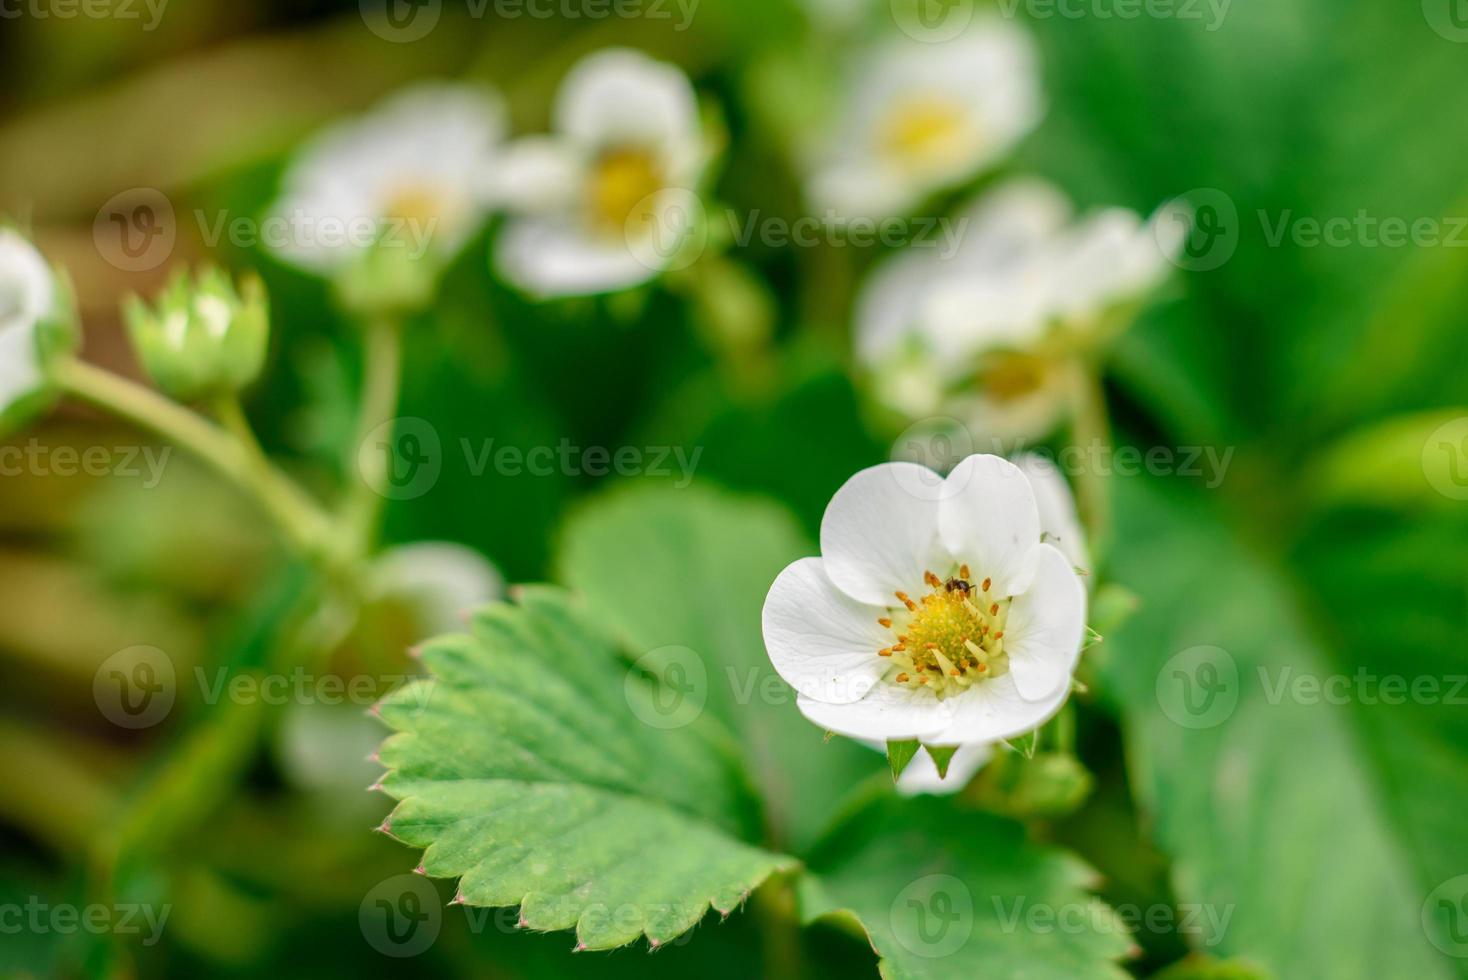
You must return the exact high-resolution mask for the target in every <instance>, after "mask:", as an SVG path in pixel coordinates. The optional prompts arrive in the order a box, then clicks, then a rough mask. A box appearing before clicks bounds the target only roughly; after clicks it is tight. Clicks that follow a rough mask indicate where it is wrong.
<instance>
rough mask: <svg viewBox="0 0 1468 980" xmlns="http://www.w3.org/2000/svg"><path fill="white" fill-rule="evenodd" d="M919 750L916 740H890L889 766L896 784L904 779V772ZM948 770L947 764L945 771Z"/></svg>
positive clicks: (888, 743) (888, 750) (888, 748)
mask: <svg viewBox="0 0 1468 980" xmlns="http://www.w3.org/2000/svg"><path fill="white" fill-rule="evenodd" d="M917 750H918V740H917V739H915V738H908V739H902V740H901V741H892V740H890V739H889V740H888V742H887V764H888V765H890V766H891V767H892V779H893V781H894V782H895V781H896V780H898V779H900V778H901V777H902V771H903V770H904V769H906V768H907V764H908V763H909V762H911V761H912V757H913V756H915V755H917ZM946 768H947V765H946V763H945V765H944V769H946Z"/></svg>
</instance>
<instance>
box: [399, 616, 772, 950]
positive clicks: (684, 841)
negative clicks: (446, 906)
mask: <svg viewBox="0 0 1468 980" xmlns="http://www.w3.org/2000/svg"><path fill="white" fill-rule="evenodd" d="M618 653H619V651H618V650H617V649H616V647H615V646H614V645H613V644H612V643H611V642H610V641H609V640H608V639H607V637H606V636H605V635H604V634H603V633H602V632H601V631H600V630H599V629H598V628H597V627H596V625H594V620H592V619H591V618H590V617H588V616H586V615H585V613H584V612H582V611H579V610H577V609H575V608H574V607H573V606H572V605H571V604H570V603H569V602H568V601H567V599H566V598H565V597H564V595H563V594H562V593H560V592H559V591H557V590H553V589H545V588H540V589H527V590H525V591H524V592H523V595H522V596H521V599H520V602H519V604H518V606H509V605H495V606H490V607H486V608H484V609H482V610H480V611H479V612H478V613H477V614H476V616H475V618H474V622H473V632H472V634H471V635H463V636H448V637H443V638H440V639H438V640H434V641H432V642H430V643H429V644H428V645H427V646H426V648H425V650H424V652H423V663H424V666H425V667H426V668H427V669H428V672H429V675H430V678H429V679H428V680H423V681H418V682H415V683H413V684H411V685H408V686H406V687H404V688H401V689H399V690H398V691H397V692H395V693H394V694H393V695H391V696H389V697H388V698H387V699H385V700H384V701H383V702H382V704H381V715H382V718H383V720H384V721H386V722H387V723H388V724H389V725H390V726H391V727H392V728H393V729H394V730H395V731H396V733H397V734H395V735H393V736H392V737H390V738H389V739H388V740H387V741H386V742H385V743H384V744H383V747H382V750H381V759H382V762H383V764H384V765H386V766H387V768H388V770H389V771H388V774H387V776H385V777H384V779H383V783H382V786H383V789H384V790H385V791H386V792H387V793H388V794H389V795H391V796H393V797H394V798H396V799H398V800H400V801H401V802H400V803H399V804H398V806H397V807H396V808H395V809H394V810H393V812H392V814H391V816H390V817H389V818H388V820H387V821H386V822H384V824H383V829H384V830H385V831H390V832H391V833H392V835H393V836H395V837H397V838H399V839H400V840H402V841H404V842H406V843H408V844H411V845H413V846H415V847H423V848H426V851H425V853H424V855H423V865H422V866H423V870H424V871H425V872H426V873H427V874H429V875H432V876H435V877H450V876H460V877H461V880H460V882H459V893H458V897H457V899H456V900H457V901H461V902H463V903H465V904H469V905H494V906H500V905H516V904H518V905H519V906H520V922H521V924H522V925H523V926H524V927H526V928H530V929H537V930H551V929H570V928H573V927H574V928H575V929H576V934H577V939H578V941H579V944H580V945H581V946H582V947H584V948H589V949H607V948H611V947H615V946H621V945H624V944H626V943H629V942H632V941H633V940H635V939H637V938H638V937H639V936H643V935H645V936H646V937H647V938H648V940H649V942H651V943H652V944H653V945H658V944H662V943H666V942H668V941H669V940H671V939H674V938H676V937H677V936H679V935H680V934H681V933H683V932H686V931H687V930H688V929H690V928H692V927H693V926H694V925H695V924H696V923H697V922H698V921H699V919H700V918H702V916H703V915H704V913H705V912H706V911H707V910H708V908H709V906H710V905H712V906H713V907H714V908H716V909H718V910H719V911H720V912H723V913H727V912H729V911H730V910H731V909H733V908H734V907H735V906H737V905H738V904H739V903H740V902H741V901H743V899H744V897H745V896H746V895H747V894H748V893H749V891H750V890H751V889H753V888H754V887H755V886H757V885H758V884H759V883H760V882H762V881H763V880H764V879H765V878H766V877H768V876H769V875H770V874H772V873H774V872H776V871H781V870H786V869H791V868H793V867H794V866H795V863H796V862H795V861H794V860H793V859H791V858H788V857H785V856H782V855H779V854H773V853H770V852H768V851H766V850H763V849H761V848H760V847H758V846H755V845H754V844H752V843H751V841H753V840H754V839H755V838H756V835H757V831H758V826H759V819H758V813H757V812H756V809H755V806H754V802H753V800H752V799H751V796H750V793H749V790H748V786H747V784H746V783H745V781H744V779H743V777H742V776H741V775H740V773H739V770H738V766H737V764H736V761H735V759H734V758H733V757H732V755H731V754H730V752H729V750H728V746H727V740H726V739H725V738H724V737H722V736H721V735H720V733H719V731H718V730H717V729H716V726H714V725H712V724H711V720H710V719H707V718H703V717H688V716H686V715H682V714H680V709H682V708H684V707H686V705H687V703H688V702H685V701H684V700H683V694H682V693H681V692H678V691H670V690H669V689H668V688H666V687H664V686H662V685H660V684H657V683H654V682H652V681H649V680H648V679H647V678H646V676H645V675H644V673H643V672H641V671H638V670H632V671H629V670H628V669H627V668H626V666H625V665H624V664H623V663H622V662H621V660H620V659H619V656H618ZM670 706H671V710H670ZM693 714H694V715H696V714H697V712H693ZM670 718H671V719H672V720H673V723H671V724H670V722H669V719H670Z"/></svg>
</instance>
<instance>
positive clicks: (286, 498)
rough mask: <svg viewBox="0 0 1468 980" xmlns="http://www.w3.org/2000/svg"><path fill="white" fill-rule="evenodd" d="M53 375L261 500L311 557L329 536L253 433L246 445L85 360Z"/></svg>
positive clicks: (82, 396)
mask: <svg viewBox="0 0 1468 980" xmlns="http://www.w3.org/2000/svg"><path fill="white" fill-rule="evenodd" d="M54 376H55V379H56V382H57V384H58V385H59V386H60V387H61V389H62V390H63V391H65V392H66V393H67V394H70V395H72V396H74V397H76V398H78V399H80V400H82V401H84V402H87V403H88V404H91V405H94V406H96V407H97V408H101V409H104V410H106V411H109V412H112V413H113V414H115V415H117V416H119V417H121V418H123V419H126V420H128V421H129V422H132V423H133V424H135V425H138V426H140V427H141V428H144V429H147V430H149V431H151V432H154V433H156V434H158V435H160V436H162V437H163V438H164V439H167V440H168V441H169V442H170V443H173V444H174V445H177V446H179V447H180V448H182V449H184V450H185V451H186V452H189V453H191V454H193V455H194V456H195V457H197V458H198V459H199V460H201V461H202V462H204V463H205V464H207V465H208V466H210V467H211V468H213V469H214V470H215V471H216V472H217V473H219V474H220V475H221V476H223V477H224V478H225V479H227V480H229V481H230V482H231V483H233V484H234V485H235V486H237V487H239V488H240V489H242V490H244V491H246V492H247V493H249V494H250V495H251V496H253V497H254V498H255V499H256V500H257V501H259V503H260V505H261V506H262V507H263V508H264V509H265V511H266V512H267V513H268V514H270V516H271V517H272V518H273V519H274V520H275V522H276V523H277V524H278V525H279V526H280V528H281V530H282V531H284V532H285V534H286V535H287V536H288V537H289V538H290V539H291V541H292V543H293V544H294V545H295V546H297V547H298V548H300V549H301V550H302V551H303V552H305V553H306V554H308V555H313V556H314V555H316V554H317V553H318V552H319V550H320V548H321V546H322V544H323V543H324V542H325V540H326V535H327V528H328V524H329V522H328V519H327V517H326V515H325V514H324V513H322V512H321V510H320V509H319V508H318V507H316V505H315V504H313V503H311V501H310V500H308V499H307V498H306V497H305V495H304V494H302V493H301V492H300V491H299V490H298V489H297V488H296V486H295V485H294V484H293V483H291V481H290V480H289V479H288V478H287V477H285V476H284V475H283V474H281V472H280V471H279V470H277V469H276V468H275V467H274V466H272V465H271V464H270V462H269V461H268V460H267V459H265V456H264V454H263V453H261V452H259V448H258V445H257V444H255V442H254V436H253V435H251V436H250V437H249V442H248V443H246V442H245V441H243V440H242V439H241V438H240V437H239V436H238V435H236V434H233V433H231V432H229V431H226V430H225V429H222V428H220V427H219V426H217V425H215V424H213V423H212V422H209V421H208V420H207V419H205V418H203V417H202V416H200V415H198V414H197V413H195V412H192V411H189V410H188V409H186V408H184V407H183V406H181V405H178V404H176V403H174V402H171V401H169V400H168V399H167V398H164V397H163V396H162V395H160V394H158V393H157V392H155V391H153V390H152V389H151V388H147V387H144V386H143V385H140V384H137V383H136V382H133V381H129V380H128V379H126V378H123V377H120V376H118V375H115V374H113V373H111V372H110V371H105V370H103V369H102V368H99V367H95V366H93V365H91V364H87V363H85V362H83V361H78V360H66V361H62V362H61V363H60V364H58V365H57V366H56V368H55V374H54ZM252 447H253V448H252Z"/></svg>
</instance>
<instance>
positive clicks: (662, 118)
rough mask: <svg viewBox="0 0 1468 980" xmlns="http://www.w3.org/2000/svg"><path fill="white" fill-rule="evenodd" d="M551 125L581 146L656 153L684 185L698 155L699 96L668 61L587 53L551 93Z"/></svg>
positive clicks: (617, 52)
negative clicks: (640, 148) (634, 147)
mask: <svg viewBox="0 0 1468 980" xmlns="http://www.w3.org/2000/svg"><path fill="white" fill-rule="evenodd" d="M555 125H556V129H557V131H559V132H561V133H563V134H565V135H566V136H567V137H568V138H570V139H571V140H572V141H574V142H575V143H577V144H578V145H580V146H581V147H583V148H585V149H587V150H590V151H595V150H597V149H600V148H603V147H607V146H625V145H627V144H633V145H642V146H647V147H650V148H654V149H657V150H659V151H661V153H662V155H663V158H664V162H665V164H666V165H668V166H669V167H670V168H671V170H672V171H673V172H672V173H671V174H670V175H669V182H670V183H672V184H675V185H677V186H683V185H684V184H685V183H686V182H687V181H689V180H691V179H692V174H691V170H692V169H693V168H695V167H696V166H697V164H698V163H699V162H700V158H701V156H702V147H701V141H702V135H701V134H702V129H701V126H700V123H699V118H698V97H697V95H696V94H695V93H694V91H693V86H692V85H691V84H690V83H689V81H688V77H687V76H686V75H684V74H683V72H681V71H679V70H678V69H677V68H676V67H674V66H673V65H669V64H666V63H664V62H661V61H655V60H653V59H652V58H649V57H647V56H646V55H644V54H642V53H641V52H638V51H633V50H631V49H628V48H608V49H604V50H601V51H597V52H595V53H594V54H591V55H588V56H587V57H585V58H583V59H582V60H581V61H580V62H578V63H577V64H576V66H575V67H573V68H572V69H571V71H570V72H569V73H567V75H566V79H565V81H564V82H562V84H561V89H560V92H559V93H558V94H557V96H556V106H555Z"/></svg>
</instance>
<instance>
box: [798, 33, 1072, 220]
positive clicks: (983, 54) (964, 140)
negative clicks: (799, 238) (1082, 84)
mask: <svg viewBox="0 0 1468 980" xmlns="http://www.w3.org/2000/svg"><path fill="white" fill-rule="evenodd" d="M845 93H846V94H845V103H844V105H843V106H842V108H841V109H840V110H839V111H838V113H837V115H836V118H835V120H834V124H833V126H832V128H831V129H830V130H829V131H828V132H826V133H824V134H822V136H821V142H820V143H819V145H817V146H815V147H813V148H812V149H811V151H810V153H809V154H808V156H809V159H810V167H809V169H810V177H809V185H808V190H807V196H808V197H809V199H810V200H809V203H810V204H811V205H812V207H814V208H815V209H817V210H824V209H827V208H829V209H833V210H834V211H835V212H836V213H837V214H838V215H840V216H841V217H844V218H851V217H857V216H862V217H871V218H880V217H885V216H888V215H896V214H902V213H905V212H907V211H909V210H911V209H912V208H913V207H915V206H916V205H917V204H919V203H920V202H921V201H922V200H923V199H924V198H925V197H927V196H928V195H929V194H931V193H933V192H935V191H940V190H945V189H947V188H950V187H956V186H958V185H960V184H963V183H965V182H966V181H968V180H969V179H970V178H972V177H974V176H976V175H977V174H979V173H980V172H982V171H984V170H985V169H987V168H989V167H990V166H992V165H993V164H994V163H996V162H997V161H998V160H1000V159H1001V158H1002V157H1003V156H1004V155H1005V154H1007V153H1008V152H1009V150H1010V149H1011V148H1012V147H1013V146H1014V144H1015V143H1016V142H1018V141H1019V139H1020V138H1021V137H1023V136H1024V135H1026V134H1027V133H1029V132H1030V130H1032V129H1034V127H1035V125H1036V124H1037V123H1038V122H1039V120H1040V117H1041V115H1042V114H1043V100H1042V96H1041V92H1040V82H1039V71H1038V68H1037V65H1036V56H1035V51H1034V47H1033V45H1032V43H1031V41H1030V39H1029V36H1028V35H1027V34H1026V33H1025V32H1024V31H1023V30H1021V29H1020V28H1018V27H1016V26H1014V25H1013V24H1009V23H1006V22H1003V21H1000V20H998V19H992V18H991V19H982V18H981V19H977V20H976V21H975V23H974V24H973V25H972V26H971V27H970V28H969V29H968V30H967V31H965V32H964V33H963V34H960V35H959V36H958V37H955V38H953V39H951V40H948V41H943V42H938V43H932V42H924V41H918V40H915V39H913V38H910V37H905V36H904V37H901V38H896V37H894V38H891V39H889V40H887V41H885V42H883V43H882V44H881V45H880V46H879V47H877V48H875V49H874V50H872V51H871V52H869V53H868V54H867V55H866V56H865V57H863V58H861V59H860V60H859V61H858V62H857V63H856V64H855V65H854V66H853V72H852V77H851V80H850V82H849V83H848V86H847V87H846V89H845Z"/></svg>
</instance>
